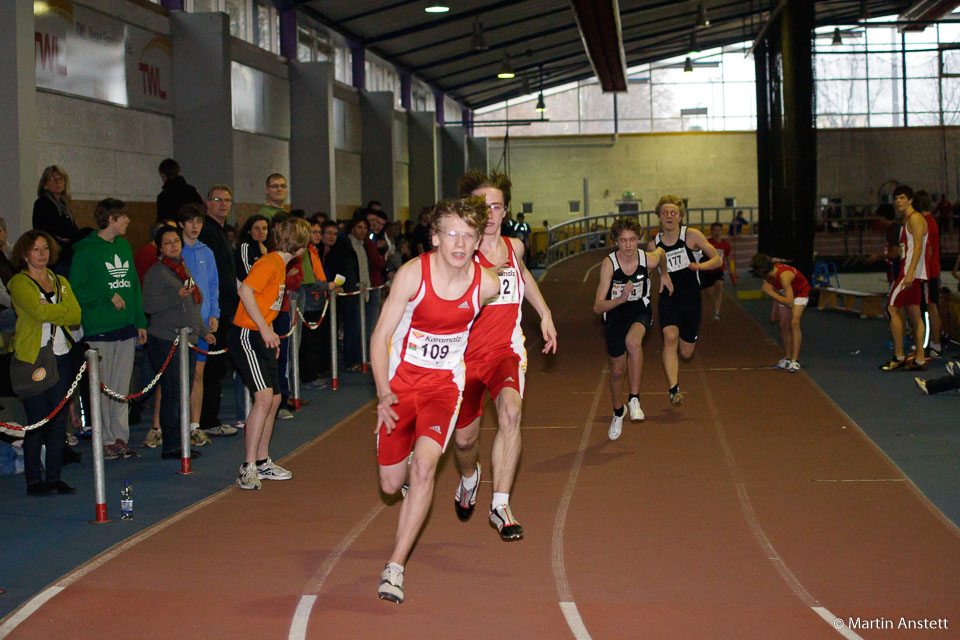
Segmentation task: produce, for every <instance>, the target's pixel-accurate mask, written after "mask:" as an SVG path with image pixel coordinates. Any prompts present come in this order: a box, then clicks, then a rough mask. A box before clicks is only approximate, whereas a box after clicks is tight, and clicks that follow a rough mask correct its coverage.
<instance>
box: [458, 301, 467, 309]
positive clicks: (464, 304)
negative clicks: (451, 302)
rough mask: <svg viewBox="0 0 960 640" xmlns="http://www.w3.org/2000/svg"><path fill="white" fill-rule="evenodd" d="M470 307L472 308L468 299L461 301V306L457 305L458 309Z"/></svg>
mask: <svg viewBox="0 0 960 640" xmlns="http://www.w3.org/2000/svg"><path fill="white" fill-rule="evenodd" d="M469 308H470V303H469V302H467V301H466V300H464V301H463V302H461V303H460V306H459V307H457V309H469Z"/></svg>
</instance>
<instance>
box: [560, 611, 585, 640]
mask: <svg viewBox="0 0 960 640" xmlns="http://www.w3.org/2000/svg"><path fill="white" fill-rule="evenodd" d="M560 610H561V611H563V617H564V618H566V619H567V626H568V627H570V631H573V637H574V638H575V639H576V640H590V634H589V633H588V632H587V628H586V627H585V626H584V624H583V620H582V619H581V618H580V612H579V611H577V603H575V602H561V603H560Z"/></svg>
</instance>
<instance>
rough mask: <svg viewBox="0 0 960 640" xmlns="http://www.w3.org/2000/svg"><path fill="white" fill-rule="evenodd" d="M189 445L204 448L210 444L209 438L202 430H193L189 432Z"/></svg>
mask: <svg viewBox="0 0 960 640" xmlns="http://www.w3.org/2000/svg"><path fill="white" fill-rule="evenodd" d="M190 444H191V445H193V446H195V447H205V446H207V445H208V444H211V443H210V437H209V436H208V435H207V434H206V433H205V432H204V431H203V429H194V430H193V431H191V432H190Z"/></svg>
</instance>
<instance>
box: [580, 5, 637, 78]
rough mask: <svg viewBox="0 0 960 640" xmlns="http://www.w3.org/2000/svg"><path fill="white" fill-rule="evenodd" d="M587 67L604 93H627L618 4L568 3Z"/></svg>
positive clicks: (625, 66) (625, 64)
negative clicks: (574, 19)
mask: <svg viewBox="0 0 960 640" xmlns="http://www.w3.org/2000/svg"><path fill="white" fill-rule="evenodd" d="M570 5H571V7H572V8H573V15H574V17H575V18H576V20H577V27H578V28H579V29H580V37H581V39H582V40H583V47H584V49H585V50H586V52H587V58H589V60H590V66H592V67H593V72H594V73H595V74H596V75H597V79H598V80H599V81H600V86H601V88H602V89H603V91H604V92H609V91H626V90H627V62H626V55H625V54H624V52H623V35H622V33H621V31H620V8H619V6H618V4H617V0H570Z"/></svg>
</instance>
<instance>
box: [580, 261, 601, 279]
mask: <svg viewBox="0 0 960 640" xmlns="http://www.w3.org/2000/svg"><path fill="white" fill-rule="evenodd" d="M602 264H603V260H601V261H600V262H598V263H597V264H595V265H593V266H592V267H590V268H589V269H587V272H586V273H585V274H583V282H582V283H581V284H586V282H587V278H589V277H590V273H591V272H592V271H593V270H594V269H596V268H597V267H599V266H600V265H602Z"/></svg>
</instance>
